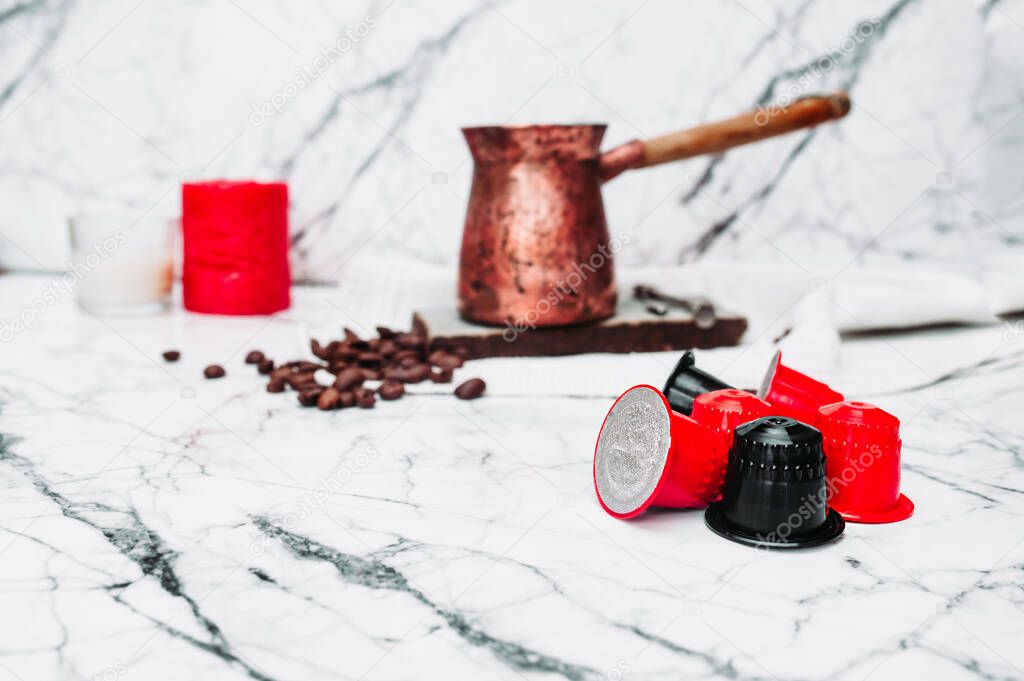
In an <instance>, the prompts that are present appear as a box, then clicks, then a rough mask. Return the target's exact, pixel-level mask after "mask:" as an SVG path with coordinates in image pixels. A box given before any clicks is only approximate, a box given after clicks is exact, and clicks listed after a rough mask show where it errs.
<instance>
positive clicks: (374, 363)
mask: <svg viewBox="0 0 1024 681" xmlns="http://www.w3.org/2000/svg"><path fill="white" fill-rule="evenodd" d="M356 360H357V361H358V362H359V366H364V367H368V368H373V369H375V368H377V367H379V366H380V363H381V362H383V361H384V357H383V355H381V354H380V353H378V352H364V353H361V354H360V355H359V357H357V358H356Z"/></svg>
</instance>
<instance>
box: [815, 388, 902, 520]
mask: <svg viewBox="0 0 1024 681" xmlns="http://www.w3.org/2000/svg"><path fill="white" fill-rule="evenodd" d="M818 428H819V430H821V435H822V438H823V441H824V442H823V445H824V448H825V466H826V475H827V477H828V487H829V493H830V495H831V498H830V500H829V505H830V506H831V507H832V508H834V509H835V510H836V511H838V512H839V514H840V515H842V516H843V518H845V519H846V520H849V521H851V522H855V523H894V522H896V521H898V520H904V519H906V518H909V517H910V515H911V514H912V513H913V512H914V502H912V501H911V500H910V499H908V498H907V497H906V496H904V495H902V494H900V449H901V442H900V422H899V419H897V418H896V417H895V416H893V415H892V414H890V413H888V412H887V411H884V410H882V409H880V408H878V407H876V406H875V405H873V404H868V403H867V402H840V403H838V404H829V405H827V406H825V407H822V408H821V410H820V412H819V417H818Z"/></svg>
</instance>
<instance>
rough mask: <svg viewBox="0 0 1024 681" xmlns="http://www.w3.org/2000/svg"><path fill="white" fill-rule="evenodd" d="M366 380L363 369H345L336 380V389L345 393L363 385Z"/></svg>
mask: <svg viewBox="0 0 1024 681" xmlns="http://www.w3.org/2000/svg"><path fill="white" fill-rule="evenodd" d="M364 380H365V376H363V370H362V369H345V370H344V371H342V372H340V373H339V374H338V377H337V378H335V379H334V387H335V388H337V389H338V390H341V391H343V392H344V391H345V390H351V389H352V388H355V387H358V386H360V385H362V384H363V381H364Z"/></svg>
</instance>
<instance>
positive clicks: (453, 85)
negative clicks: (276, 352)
mask: <svg viewBox="0 0 1024 681" xmlns="http://www.w3.org/2000/svg"><path fill="white" fill-rule="evenodd" d="M300 7H301V8H300ZM0 26H2V28H3V30H2V31H0V53H2V54H3V55H4V64H5V66H4V68H3V70H2V71H0V145H2V146H3V148H4V150H5V153H4V158H3V159H2V160H0V191H2V192H3V195H4V196H9V197H17V198H18V200H17V201H13V200H6V201H0V225H2V230H0V232H2V234H3V237H4V238H3V239H0V264H4V265H7V266H14V267H28V268H32V269H39V268H43V269H51V268H61V267H64V266H65V265H66V258H67V253H66V247H65V240H66V239H65V234H64V231H65V229H64V224H65V220H66V218H67V216H68V215H70V214H73V213H76V212H79V211H89V210H96V209H100V208H108V207H111V206H113V207H122V208H127V209H129V210H130V211H133V212H135V213H139V214H141V213H143V212H145V211H150V212H155V213H166V214H168V215H174V214H176V213H177V212H178V209H179V207H178V184H179V182H180V181H181V180H182V179H188V178H192V177H222V176H228V177H248V176H256V177H261V178H281V179H285V180H287V181H288V182H289V183H290V186H291V189H292V197H293V210H292V241H293V247H294V248H293V250H294V260H295V271H296V275H297V276H298V277H300V278H313V279H331V280H334V279H344V272H345V270H346V267H348V266H350V265H351V264H352V261H353V259H355V258H359V257H363V256H369V255H380V254H389V253H400V254H402V255H405V256H409V257H413V258H416V259H419V260H421V261H426V262H433V263H443V264H451V263H452V262H454V260H455V258H456V257H457V253H458V243H459V235H460V231H461V226H462V220H463V215H464V211H465V198H466V196H467V195H468V183H469V178H470V174H471V165H472V164H471V162H470V160H469V157H468V153H467V150H466V147H465V144H464V142H463V141H462V139H461V136H460V134H459V131H458V128H459V127H460V126H462V125H472V124H485V123H501V122H512V123H524V122H572V121H578V120H596V121H607V122H608V123H609V132H608V135H607V140H606V143H607V145H608V146H609V147H610V146H612V145H614V144H617V143H619V142H622V141H625V140H627V139H630V138H634V137H648V136H653V135H657V134H660V133H663V132H668V131H670V130H674V129H678V128H680V127H685V126H688V125H694V124H697V123H700V122H705V121H709V120H712V119H715V118H719V117H725V116H730V115H733V114H735V113H737V112H739V111H742V110H745V109H749V108H752V107H755V106H773V105H780V104H781V105H784V104H785V102H786V101H787V98H790V97H792V96H799V95H801V94H806V93H809V92H815V91H823V90H831V89H836V88H848V89H849V90H850V91H851V94H852V97H853V101H854V103H855V107H854V110H853V111H852V112H851V115H850V116H849V117H848V118H847V119H846V120H845V121H843V122H842V123H841V124H839V125H832V126H827V127H823V128H820V129H818V130H816V131H811V132H806V133H800V134H795V135H791V136H788V137H786V138H784V139H778V140H774V141H770V142H767V143H763V144H760V145H757V146H754V147H750V148H746V149H741V150H737V151H735V152H732V153H729V154H727V155H725V156H722V157H714V158H703V159H695V160H692V161H690V162H687V163H680V164H674V165H670V166H667V167H663V168H658V169H652V170H647V171H642V172H634V173H630V174H627V175H626V176H624V177H622V178H619V179H616V180H615V181H614V182H612V183H610V184H609V185H608V186H607V188H606V203H607V210H608V214H609V223H610V225H611V227H612V230H613V231H619V230H625V231H629V232H630V233H631V234H632V236H633V238H632V240H631V244H630V246H629V248H628V249H625V250H624V251H623V252H622V253H621V254H619V256H618V257H619V260H620V261H621V262H623V263H625V264H638V263H662V264H672V263H681V262H689V261H692V260H694V259H697V258H703V259H716V260H717V259H724V260H747V261H750V260H754V261H758V262H776V263H778V266H779V267H780V268H782V269H784V270H787V271H792V273H796V274H800V275H806V276H807V277H808V278H814V277H822V278H832V277H835V276H839V275H841V274H842V272H844V271H845V270H846V268H848V267H859V266H863V265H884V264H891V263H898V262H905V261H915V262H918V263H922V262H923V263H926V264H929V265H933V266H936V267H940V268H945V269H959V270H967V271H972V272H975V273H977V272H978V271H979V269H981V268H984V266H985V264H986V262H988V261H989V260H990V259H991V258H993V257H995V256H997V255H1000V254H1005V253H1006V251H1008V250H1010V251H1016V252H1019V249H1020V243H1021V236H1022V230H1024V223H1022V217H1021V211H1020V200H1019V196H1018V194H1019V187H1020V184H1021V180H1022V176H1021V173H1022V172H1024V171H1022V170H1021V164H1020V163H1018V162H1017V158H1018V156H1019V153H1018V147H1019V144H1018V140H1019V138H1020V137H1021V134H1020V133H1021V130H1022V126H1024V117H1021V115H1020V114H1021V112H1022V111H1024V96H1022V93H1021V89H1020V84H1019V83H1020V73H1021V72H1020V68H1021V67H1020V64H1021V63H1022V59H1021V57H1022V56H1024V55H1022V53H1024V3H1022V2H1020V1H1019V0H990V1H988V2H963V1H962V0H877V1H876V0H872V1H871V2H858V3H841V2H826V1H821V0H817V1H815V0H804V1H801V2H796V3H791V2H790V3H787V2H779V1H757V2H747V1H746V0H744V2H734V1H732V2H730V1H726V0H721V1H718V2H712V3H696V2H683V3H673V2H665V1H660V0H636V1H635V2H630V3H620V2H603V3H597V4H595V3H593V2H584V1H583V0H565V1H559V2H555V3H535V2H523V1H519V0H517V1H509V2H478V1H477V0H459V1H458V2H446V3H441V4H438V3H423V2H416V1H413V0H393V1H390V2H384V1H379V0H378V1H372V2H364V3H356V4H348V5H345V6H340V5H337V4H336V3H326V2H314V3H312V4H309V3H306V4H303V5H301V6H299V5H296V6H294V7H292V6H290V5H287V4H281V3H274V2H266V1H261V2H235V1H232V0H203V1H201V2H191V3H188V4H186V5H165V4H162V3H155V2H149V1H143V2H131V1H129V0H123V1H121V0H118V1H115V2H104V3H84V2H72V1H70V0H30V1H24V2H22V1H19V0H10V1H9V2H7V3H0Z"/></svg>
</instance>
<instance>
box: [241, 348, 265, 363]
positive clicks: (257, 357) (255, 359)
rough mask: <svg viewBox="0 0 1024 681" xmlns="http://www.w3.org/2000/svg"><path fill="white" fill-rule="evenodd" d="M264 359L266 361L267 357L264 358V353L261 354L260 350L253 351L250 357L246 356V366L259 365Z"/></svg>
mask: <svg viewBox="0 0 1024 681" xmlns="http://www.w3.org/2000/svg"><path fill="white" fill-rule="evenodd" d="M264 359H266V357H264V356H263V353H262V352H260V351H259V350H253V351H251V352H250V353H249V354H248V355H246V356H245V363H246V364H259V363H260V362H262V361H263V360H264Z"/></svg>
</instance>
